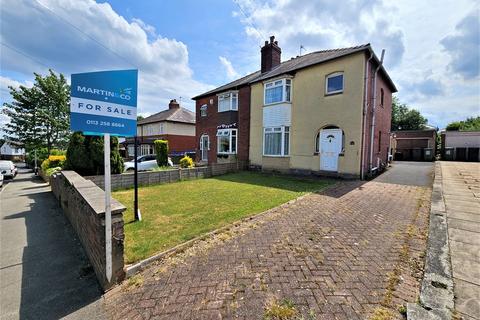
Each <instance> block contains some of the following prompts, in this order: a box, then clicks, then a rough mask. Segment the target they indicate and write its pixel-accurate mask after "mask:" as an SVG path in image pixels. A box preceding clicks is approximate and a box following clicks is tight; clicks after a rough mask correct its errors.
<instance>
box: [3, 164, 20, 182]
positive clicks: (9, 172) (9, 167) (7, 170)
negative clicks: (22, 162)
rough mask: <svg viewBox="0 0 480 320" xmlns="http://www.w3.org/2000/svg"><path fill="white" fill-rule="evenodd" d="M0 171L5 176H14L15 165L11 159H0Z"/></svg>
mask: <svg viewBox="0 0 480 320" xmlns="http://www.w3.org/2000/svg"><path fill="white" fill-rule="evenodd" d="M0 173H1V174H2V175H3V176H4V177H5V178H12V179H13V178H14V177H15V176H16V175H17V167H16V166H15V164H14V163H13V162H12V161H9V160H1V161H0Z"/></svg>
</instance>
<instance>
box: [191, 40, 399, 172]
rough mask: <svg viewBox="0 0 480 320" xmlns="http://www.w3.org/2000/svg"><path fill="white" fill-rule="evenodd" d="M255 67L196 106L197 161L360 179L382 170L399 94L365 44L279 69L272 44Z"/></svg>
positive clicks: (200, 99)
mask: <svg viewBox="0 0 480 320" xmlns="http://www.w3.org/2000/svg"><path fill="white" fill-rule="evenodd" d="M260 65H261V68H260V70H259V71H256V72H254V73H252V74H249V75H247V76H245V77H243V78H241V79H238V80H236V81H233V82H231V83H229V84H226V85H223V86H221V87H218V88H216V89H214V90H211V91H209V92H206V93H203V94H201V95H198V96H196V97H194V98H193V99H194V100H196V113H197V136H196V138H197V143H198V144H199V147H200V148H199V150H198V152H197V160H203V161H206V162H209V163H211V162H219V161H235V160H237V159H239V160H249V163H250V167H252V168H258V169H262V170H276V171H282V172H291V173H306V174H310V173H314V174H315V173H318V174H328V175H334V176H343V177H362V178H363V177H364V176H365V175H370V174H375V173H377V172H378V171H380V170H381V169H383V168H384V167H385V166H386V164H387V161H388V153H389V148H390V146H389V145H390V122H391V102H392V93H393V92H396V91H397V90H396V88H395V85H394V84H393V82H392V80H391V79H390V77H389V76H388V74H387V72H386V70H385V69H384V67H383V66H382V65H381V63H380V60H379V59H378V58H377V56H376V55H375V54H374V52H373V50H372V48H371V46H370V45H369V44H366V45H361V46H357V47H351V48H343V49H333V50H323V51H317V52H312V53H309V54H306V55H303V56H299V57H296V58H292V59H290V60H287V61H284V62H281V49H280V47H279V45H278V42H277V41H275V38H274V37H270V41H265V45H264V46H263V47H262V48H261V63H260ZM372 133H373V134H372ZM247 150H248V152H247Z"/></svg>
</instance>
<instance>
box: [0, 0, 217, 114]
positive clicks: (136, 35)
mask: <svg viewBox="0 0 480 320" xmlns="http://www.w3.org/2000/svg"><path fill="white" fill-rule="evenodd" d="M40 1H41V2H42V3H43V4H44V5H45V6H46V7H48V8H50V9H51V10H52V11H53V12H54V14H53V13H52V12H51V11H50V10H48V9H47V8H45V7H44V6H42V5H41V4H39V3H37V2H35V1H28V0H5V1H3V2H2V19H1V29H2V42H5V43H7V44H8V45H9V46H11V47H14V48H16V49H17V50H20V51H22V52H23V53H25V54H27V55H29V56H31V57H32V58H33V59H35V60H38V61H40V62H41V63H42V64H45V65H48V66H51V67H52V68H53V69H54V70H56V71H58V72H62V73H64V74H66V75H67V77H68V75H69V74H71V73H76V72H88V71H95V70H109V69H132V68H138V69H139V88H138V93H139V97H138V109H139V110H138V111H139V113H154V112H158V111H160V110H161V109H165V108H166V107H167V106H168V101H169V100H170V99H172V98H178V97H180V96H182V97H184V99H183V101H185V103H184V104H185V105H186V106H188V107H190V108H192V106H193V103H192V102H191V101H190V99H189V98H190V97H192V96H194V95H195V94H198V93H200V92H203V91H205V90H207V89H209V88H210V87H211V86H209V85H206V84H204V83H200V82H198V81H195V80H194V79H193V72H192V70H191V69H190V67H189V64H188V49H187V46H186V45H185V44H184V43H183V42H181V41H178V40H175V39H168V38H164V37H161V36H159V35H157V34H156V33H155V29H154V28H153V27H151V26H149V25H147V24H145V23H144V22H143V21H142V20H140V19H134V20H132V22H128V21H127V20H125V19H124V18H123V17H122V16H120V15H118V14H117V13H116V12H115V11H114V10H113V9H112V7H111V6H110V5H109V4H108V3H96V2H95V1H93V0H40ZM66 21H68V22H70V23H72V24H74V25H75V27H77V28H78V29H80V30H82V31H83V33H81V32H79V31H78V30H76V29H75V28H74V27H72V26H71V25H69V24H68V23H67V22H66ZM147 33H148V35H149V36H150V37H149V36H148V35H147ZM85 34H88V35H89V36H86V35H85ZM92 38H93V39H95V40H98V41H99V42H100V43H101V44H98V43H97V42H95V41H93V40H92ZM103 46H104V47H108V48H109V49H111V51H109V50H107V49H105V48H104V47H103ZM112 51H113V52H112ZM1 64H2V69H4V70H7V71H11V72H15V73H21V74H23V75H24V76H30V77H32V78H33V75H32V72H33V71H37V72H42V73H45V71H46V68H45V67H44V66H42V65H40V64H38V63H37V62H35V61H32V60H29V59H27V58H25V57H24V56H21V55H19V54H18V53H17V52H14V51H12V50H9V49H8V48H2V55H1Z"/></svg>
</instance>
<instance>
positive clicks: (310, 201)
mask: <svg viewBox="0 0 480 320" xmlns="http://www.w3.org/2000/svg"><path fill="white" fill-rule="evenodd" d="M429 194H430V189H429V188H427V187H416V186H407V185H396V184H389V183H379V182H376V181H375V180H374V181H370V182H366V183H365V182H359V181H350V182H341V183H338V184H337V185H336V186H335V187H334V188H332V189H329V190H327V191H325V192H323V193H321V194H311V195H309V196H306V197H303V198H302V199H300V200H298V201H296V202H294V203H291V204H288V205H285V206H282V207H278V208H275V209H272V210H270V211H269V212H268V213H267V214H264V215H262V216H260V217H258V218H256V219H254V220H252V221H249V222H245V223H242V224H240V225H238V226H236V227H232V228H231V229H230V231H229V233H230V235H231V236H232V237H231V238H230V239H228V240H226V241H216V240H215V238H213V239H212V240H209V241H203V242H201V243H199V244H197V245H195V246H194V247H192V248H190V249H187V251H186V252H185V253H184V254H183V255H182V254H180V255H179V259H180V260H181V263H173V262H170V261H169V260H168V259H167V260H166V261H163V262H162V263H161V264H162V265H161V266H155V267H153V266H152V267H151V268H147V269H146V270H144V271H143V272H142V275H143V277H144V279H145V281H144V283H145V284H144V286H143V287H139V288H135V289H132V290H118V291H117V292H115V293H114V294H112V295H109V296H107V299H106V303H107V306H108V310H109V311H110V313H111V314H112V318H113V319H121V318H125V316H127V318H128V317H130V316H132V317H136V316H137V315H141V316H143V318H145V319H148V318H149V317H150V316H151V317H152V318H153V317H154V316H158V317H160V316H165V315H168V316H170V319H220V318H223V319H249V320H250V319H262V317H263V314H264V312H265V306H266V304H267V301H270V300H271V299H272V298H273V299H277V300H282V299H288V300H290V301H292V302H293V303H294V304H295V305H296V306H297V309H298V310H299V311H300V312H301V313H302V315H303V316H304V318H307V319H308V316H309V314H310V313H314V314H315V316H316V318H317V319H365V318H367V317H368V315H369V314H370V313H371V312H372V311H373V309H374V308H376V307H379V306H380V305H381V304H382V303H383V302H384V299H385V294H386V293H387V290H388V280H389V274H390V273H392V271H394V270H397V269H399V270H401V278H402V279H403V281H400V282H399V283H398V285H397V287H396V288H395V289H396V290H395V291H394V294H393V295H392V296H393V298H392V301H391V303H393V302H395V303H399V304H404V303H406V302H407V301H408V302H414V301H415V299H416V295H417V294H418V289H419V281H418V276H421V272H422V271H421V268H422V265H421V262H422V261H423V259H422V257H421V255H422V253H423V252H424V250H425V239H424V238H421V236H420V234H422V232H423V231H424V230H426V228H427V217H428V212H427V211H428V210H423V209H422V210H423V211H422V210H419V203H420V202H419V201H425V199H427V200H426V202H425V203H426V204H425V205H424V206H420V207H421V208H424V207H428V199H429ZM409 225H412V226H413V227H414V229H411V230H415V232H413V235H412V236H407V232H406V230H407V229H408V226H409ZM405 243H407V244H409V245H410V246H411V247H414V248H412V250H410V251H409V255H408V257H407V258H408V259H407V260H408V261H403V260H402V259H401V255H400V252H401V250H402V247H403V246H404V244H405ZM415 259H417V260H418V261H419V264H420V266H419V271H418V272H417V274H416V276H415V275H414V274H415V272H414V270H413V269H411V268H410V267H409V266H410V265H411V264H412V261H417V260H415ZM159 267H160V268H159ZM160 269H161V270H163V271H162V272H155V271H158V270H160ZM418 273H419V274H418ZM133 296H135V297H137V298H136V299H137V300H132V297H133ZM149 299H155V300H156V304H155V307H154V308H151V309H152V310H151V312H146V311H145V310H146V309H149V306H150V304H151V302H149V301H151V300H149ZM146 301H148V302H146ZM394 307H395V306H393V305H392V308H394ZM126 309H128V310H129V311H128V312H127V313H126V312H125V311H124V310H126Z"/></svg>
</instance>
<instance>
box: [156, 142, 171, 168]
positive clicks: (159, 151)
mask: <svg viewBox="0 0 480 320" xmlns="http://www.w3.org/2000/svg"><path fill="white" fill-rule="evenodd" d="M153 144H154V145H155V154H156V155H157V164H158V166H159V167H164V166H166V165H168V141H167V140H155V141H154V142H153Z"/></svg>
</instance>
